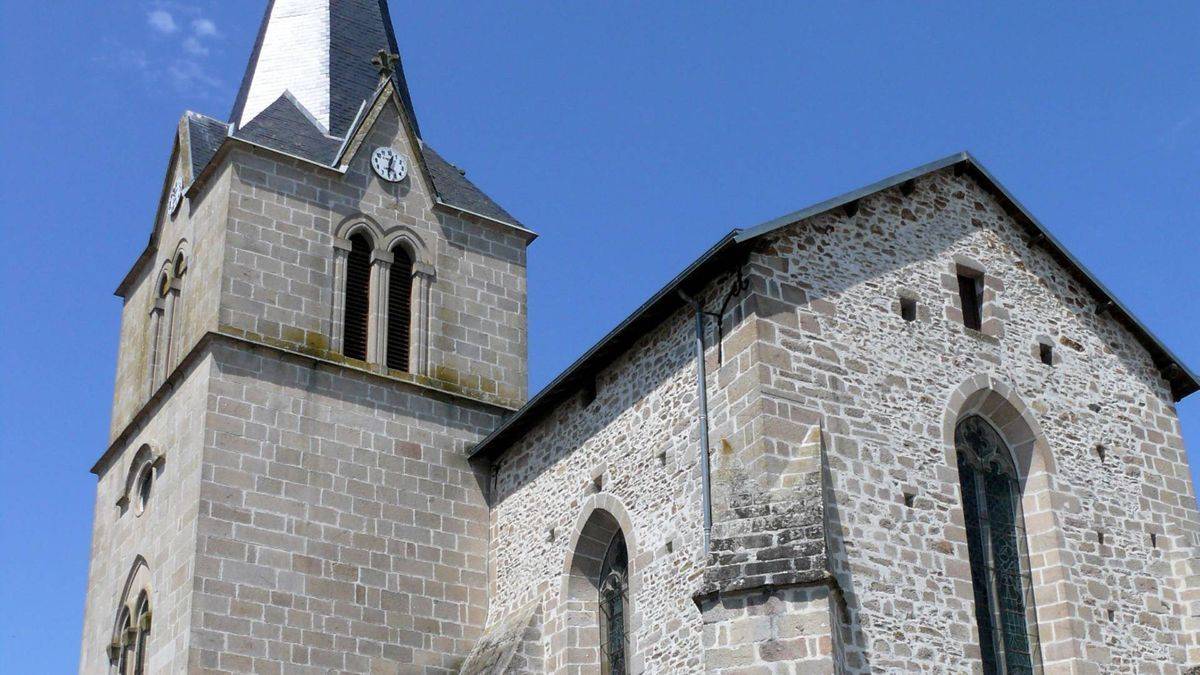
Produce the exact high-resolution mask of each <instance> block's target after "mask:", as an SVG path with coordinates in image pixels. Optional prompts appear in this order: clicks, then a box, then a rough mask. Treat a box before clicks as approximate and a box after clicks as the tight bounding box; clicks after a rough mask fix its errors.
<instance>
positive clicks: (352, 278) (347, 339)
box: [342, 232, 373, 361]
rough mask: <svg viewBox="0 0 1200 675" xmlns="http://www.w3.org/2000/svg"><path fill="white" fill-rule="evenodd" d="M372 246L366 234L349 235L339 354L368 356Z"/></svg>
mask: <svg viewBox="0 0 1200 675" xmlns="http://www.w3.org/2000/svg"><path fill="white" fill-rule="evenodd" d="M372 248H373V246H372V244H371V240H370V239H369V238H368V237H367V236H366V235H365V234H363V233H362V232H359V233H356V234H354V235H352V236H351V237H350V253H349V255H347V257H346V290H345V303H344V308H345V309H344V314H343V322H342V325H343V339H342V353H343V354H345V355H346V356H348V357H350V358H352V359H359V360H362V361H365V360H366V359H367V334H368V325H369V323H370V305H371V249H372Z"/></svg>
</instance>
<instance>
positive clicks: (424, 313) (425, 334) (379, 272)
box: [330, 213, 434, 375]
mask: <svg viewBox="0 0 1200 675" xmlns="http://www.w3.org/2000/svg"><path fill="white" fill-rule="evenodd" d="M356 234H363V235H364V236H366V237H367V239H368V240H369V241H370V242H371V248H372V250H371V278H370V291H369V297H370V300H369V303H368V307H369V309H368V319H367V325H368V330H367V359H366V360H367V362H368V363H370V364H372V366H374V367H375V368H376V369H378V370H382V371H384V372H386V371H387V362H388V358H387V343H388V341H387V332H388V307H389V303H388V300H389V290H390V288H391V286H392V283H391V281H392V279H391V274H392V265H393V263H394V262H395V255H394V251H395V250H396V247H397V246H399V247H401V248H402V249H403V250H404V253H405V254H406V255H407V256H408V257H409V259H410V260H411V261H412V270H411V274H412V283H411V284H409V289H408V291H409V293H410V298H409V304H408V307H409V322H410V329H409V358H408V372H410V373H412V374H414V375H426V374H428V352H429V347H428V345H429V317H430V314H431V313H430V311H429V298H430V289H431V287H432V284H433V279H434V266H433V260H434V257H433V253H432V251H431V250H430V246H429V245H428V244H426V242H425V241H424V239H423V238H422V237H421V236H420V235H419V234H418V233H417V232H416V231H414V230H412V229H411V228H408V227H405V226H403V225H401V226H397V227H393V228H391V229H390V230H386V231H385V230H384V228H383V227H382V226H381V225H380V224H379V223H378V222H377V221H375V219H373V218H371V217H370V216H367V215H365V214H361V213H359V214H354V215H351V216H347V217H346V218H344V219H343V220H342V222H341V223H339V224H338V226H337V227H336V228H335V230H334V237H333V250H334V265H333V302H332V307H333V316H332V317H331V320H330V325H331V327H332V330H331V335H332V339H331V340H330V343H331V346H332V348H333V350H334V351H336V352H339V353H340V352H342V351H343V346H344V337H345V321H344V315H345V311H346V309H345V293H346V291H345V289H346V275H347V272H346V269H347V259H348V257H349V255H350V251H351V249H352V246H351V242H350V238H351V237H353V236H354V235H356Z"/></svg>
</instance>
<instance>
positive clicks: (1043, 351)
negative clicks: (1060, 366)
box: [1038, 342, 1054, 366]
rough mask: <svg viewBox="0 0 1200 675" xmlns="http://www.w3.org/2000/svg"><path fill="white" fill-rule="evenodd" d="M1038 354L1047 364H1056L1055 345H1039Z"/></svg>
mask: <svg viewBox="0 0 1200 675" xmlns="http://www.w3.org/2000/svg"><path fill="white" fill-rule="evenodd" d="M1038 354H1039V356H1040V357H1041V359H1042V363H1043V364H1045V365H1047V366H1053V365H1054V346H1053V345H1048V344H1046V343H1044V342H1043V343H1041V344H1039V345H1038Z"/></svg>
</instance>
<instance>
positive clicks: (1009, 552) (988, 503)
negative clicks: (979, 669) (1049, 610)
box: [954, 415, 1040, 675]
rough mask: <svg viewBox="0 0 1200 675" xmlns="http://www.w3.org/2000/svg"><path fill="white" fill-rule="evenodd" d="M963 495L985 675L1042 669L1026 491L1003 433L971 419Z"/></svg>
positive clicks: (959, 434)
mask: <svg viewBox="0 0 1200 675" xmlns="http://www.w3.org/2000/svg"><path fill="white" fill-rule="evenodd" d="M954 445H955V449H956V450H957V455H958V475H959V481H960V485H961V487H962V494H963V515H964V516H965V521H966V530H967V551H968V555H969V557H970V563H971V586H972V590H973V592H974V596H975V621H976V624H977V625H978V628H979V643H980V651H981V653H982V657H983V671H984V673H985V674H988V675H990V674H993V673H995V674H997V675H1000V674H1013V673H1034V672H1038V668H1039V667H1040V660H1039V652H1040V649H1039V647H1038V636H1037V617H1036V615H1035V614H1034V602H1033V583H1032V579H1031V576H1030V572H1029V569H1030V568H1029V558H1028V552H1027V549H1026V539H1025V525H1024V517H1023V515H1022V512H1021V485H1020V481H1019V477H1018V474H1017V470H1016V466H1015V464H1014V463H1013V459H1012V453H1011V451H1010V450H1009V448H1008V445H1007V444H1006V443H1005V442H1004V439H1003V438H1002V437H1001V436H1000V434H999V432H997V431H996V429H995V428H994V427H993V426H992V425H991V424H989V423H988V422H987V421H986V420H984V419H983V418H982V417H979V416H977V415H972V416H970V417H967V418H965V419H964V420H963V421H962V422H960V423H959V424H958V426H957V428H956V429H955V432H954Z"/></svg>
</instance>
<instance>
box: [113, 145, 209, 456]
mask: <svg viewBox="0 0 1200 675" xmlns="http://www.w3.org/2000/svg"><path fill="white" fill-rule="evenodd" d="M172 162H173V166H175V168H174V169H173V170H172V172H171V175H170V176H168V181H167V184H168V185H170V184H171V182H172V181H173V180H174V176H175V175H176V174H177V173H180V172H182V174H183V175H184V185H185V186H186V185H187V184H188V183H189V182H190V170H188V169H187V168H186V167H185V166H183V165H181V164H180V160H179V158H178V157H175V158H173V159H172ZM230 173H231V172H230V170H229V167H228V166H225V167H224V168H223V169H222V170H220V171H218V172H217V173H216V175H214V176H213V177H212V178H210V179H209V181H208V182H207V183H206V184H205V185H204V187H203V188H202V189H201V190H200V191H199V192H198V194H197V195H196V197H195V198H194V199H186V198H185V199H184V200H183V201H182V203H181V204H180V206H179V210H178V211H177V212H176V213H175V214H174V215H171V214H169V213H167V212H166V211H167V209H166V207H165V206H164V207H163V214H162V221H161V223H160V224H159V227H160V228H161V229H160V231H159V234H158V239H157V242H156V244H157V245H156V246H155V250H154V251H153V252H152V254H151V256H150V260H149V261H148V262H146V263H145V264H143V265H142V267H141V268H140V269H138V270H136V276H135V278H134V279H133V281H132V283H131V284H130V285H129V288H128V289H127V291H126V295H125V298H124V303H123V305H122V309H121V335H120V341H119V342H118V345H119V346H118V354H117V373H116V382H115V387H114V389H113V414H112V420H111V423H110V424H111V426H110V439H109V440H110V441H111V440H113V439H115V438H116V436H117V435H118V434H119V433H121V431H122V430H123V429H124V428H125V426H126V425H127V424H128V423H129V421H130V420H131V419H132V418H133V416H134V415H135V414H136V413H137V412H138V410H139V409H140V408H141V407H142V405H143V404H144V403H145V402H146V401H147V399H149V398H150V396H152V395H153V394H154V393H155V391H157V386H154V385H153V384H152V383H151V381H150V376H149V375H150V373H149V365H150V356H151V353H152V351H153V339H154V332H153V326H152V323H151V321H150V311H151V309H152V308H153V307H154V303H155V300H156V299H157V298H158V278H159V274H160V272H161V271H162V270H163V269H164V267H165V266H167V265H169V263H170V260H171V258H172V256H173V255H174V254H175V251H176V250H177V249H178V248H179V246H180V244H181V242H183V243H184V244H185V246H186V250H187V251H188V255H189V258H190V259H189V261H188V263H189V265H188V271H187V274H186V276H185V277H184V279H183V281H182V284H181V285H180V288H179V296H178V297H179V302H178V303H177V304H176V306H175V309H176V310H177V315H176V316H175V318H174V322H175V332H174V335H173V336H172V337H173V347H172V349H171V358H170V360H169V362H168V363H167V364H166V371H167V372H168V373H169V372H170V371H171V370H173V369H174V368H175V367H176V366H178V365H179V363H180V361H181V360H182V359H183V358H184V357H185V356H186V355H187V353H188V352H189V351H191V348H192V347H193V346H194V345H195V344H196V342H197V341H198V340H199V339H200V338H201V337H202V336H203V335H204V334H205V333H206V332H208V331H210V330H214V329H216V327H217V321H216V318H217V302H218V299H219V298H220V275H221V261H222V258H223V257H224V254H223V249H224V236H225V213H226V210H227V208H228V203H229V187H230ZM158 379H159V381H161V380H162V379H163V378H162V377H161V376H160V377H159V378H158Z"/></svg>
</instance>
